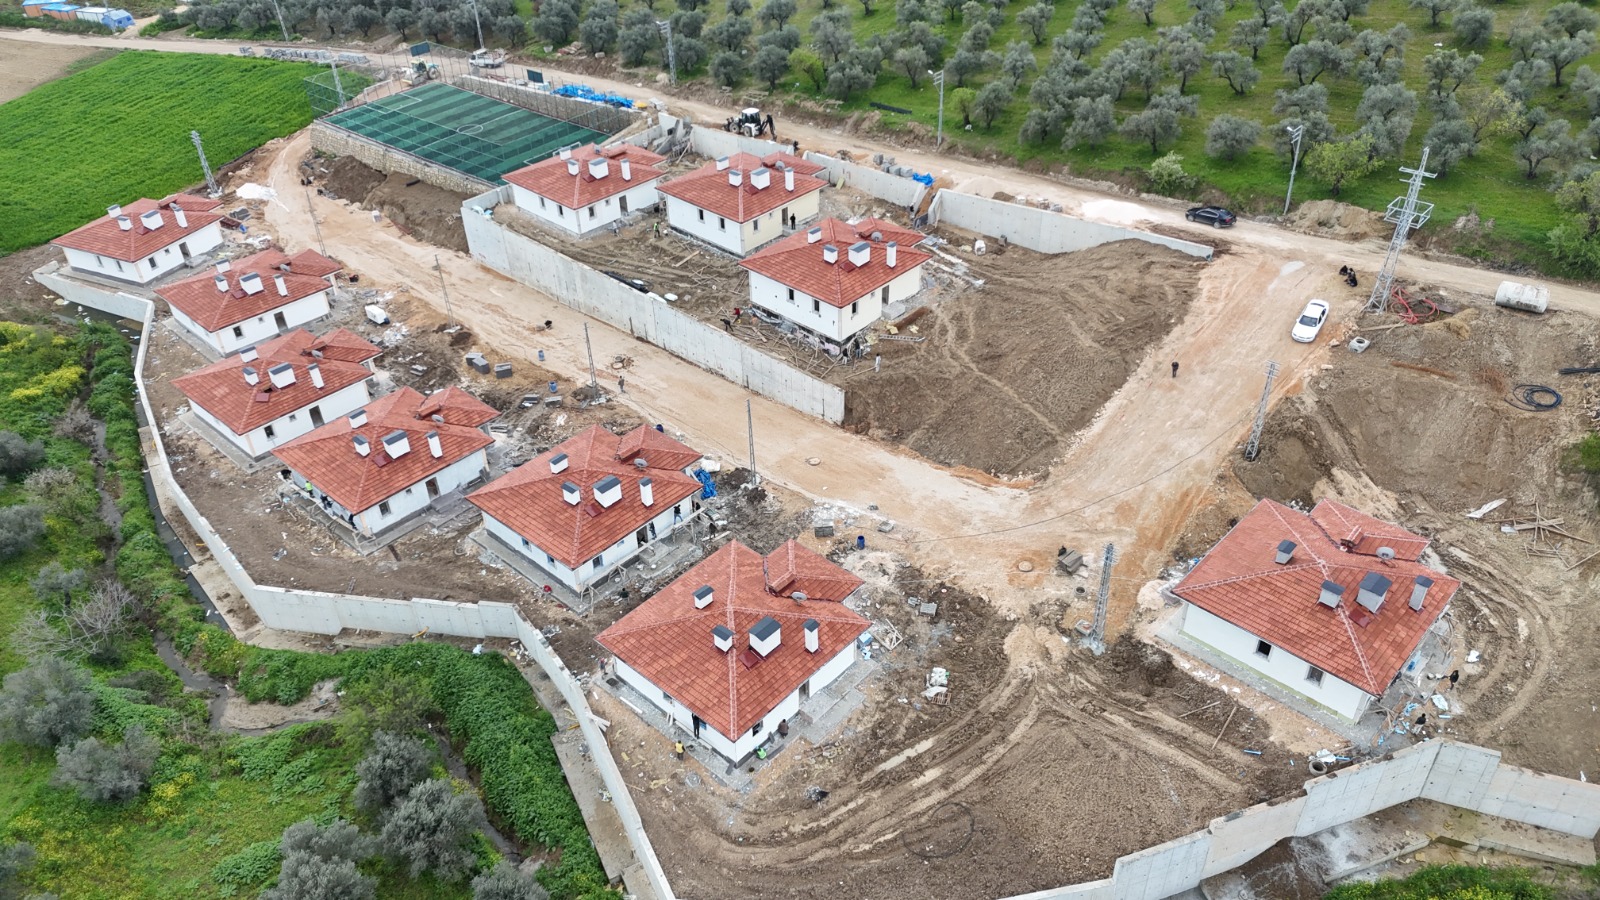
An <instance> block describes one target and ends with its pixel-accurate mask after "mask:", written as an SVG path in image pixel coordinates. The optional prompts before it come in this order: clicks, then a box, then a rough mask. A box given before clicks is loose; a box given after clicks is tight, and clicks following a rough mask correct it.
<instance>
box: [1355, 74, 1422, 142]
mask: <svg viewBox="0 0 1600 900" xmlns="http://www.w3.org/2000/svg"><path fill="white" fill-rule="evenodd" d="M1416 116H1417V95H1416V94H1415V93H1414V92H1412V91H1409V90H1407V89H1406V87H1405V86H1404V85H1401V84H1375V85H1373V86H1371V87H1369V88H1367V89H1366V90H1365V91H1362V92H1361V102H1360V103H1358V104H1356V121H1357V122H1360V123H1361V130H1362V132H1364V133H1366V134H1369V135H1371V136H1372V152H1373V154H1374V155H1375V156H1379V157H1386V158H1392V157H1395V156H1398V155H1400V152H1401V151H1402V150H1404V149H1405V145H1406V139H1407V138H1408V137H1410V136H1411V126H1412V124H1413V123H1414V122H1415V121H1416Z"/></svg>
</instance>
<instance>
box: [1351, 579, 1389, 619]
mask: <svg viewBox="0 0 1600 900" xmlns="http://www.w3.org/2000/svg"><path fill="white" fill-rule="evenodd" d="M1393 583H1394V582H1392V581H1390V580H1389V579H1387V578H1385V577H1383V576H1382V575H1379V574H1378V573H1377V572H1368V573H1367V574H1366V575H1363V576H1362V577H1361V586H1360V587H1359V588H1358V589H1357V590H1356V602H1357V603H1359V604H1361V605H1362V606H1364V607H1366V608H1367V611H1368V612H1377V611H1378V609H1379V608H1380V607H1382V606H1383V598H1384V595H1386V594H1388V593H1389V586H1390V585H1392V584H1393Z"/></svg>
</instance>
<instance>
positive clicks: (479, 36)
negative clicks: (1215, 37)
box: [472, 0, 486, 50]
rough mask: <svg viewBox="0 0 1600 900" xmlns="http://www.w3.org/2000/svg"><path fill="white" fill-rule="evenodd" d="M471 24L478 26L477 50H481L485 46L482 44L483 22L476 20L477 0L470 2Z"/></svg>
mask: <svg viewBox="0 0 1600 900" xmlns="http://www.w3.org/2000/svg"><path fill="white" fill-rule="evenodd" d="M472 24H474V25H476V26H478V49H480V50H482V49H483V48H484V47H485V46H486V45H485V44H484V43H483V20H482V19H479V18H478V0H472Z"/></svg>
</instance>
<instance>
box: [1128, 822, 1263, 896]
mask: <svg viewBox="0 0 1600 900" xmlns="http://www.w3.org/2000/svg"><path fill="white" fill-rule="evenodd" d="M1269 846H1270V845H1269ZM1263 849H1264V848H1263ZM1210 850H1211V835H1210V834H1207V833H1206V832H1203V831H1201V832H1196V833H1194V834H1189V835H1185V836H1183V837H1181V838H1176V839H1174V840H1170V841H1167V842H1166V843H1165V844H1157V845H1156V846H1154V847H1151V848H1150V849H1148V850H1141V851H1139V852H1138V853H1130V854H1128V855H1127V856H1124V857H1122V858H1121V859H1119V860H1117V864H1116V867H1115V868H1114V869H1113V870H1112V873H1111V880H1112V881H1113V882H1115V883H1116V886H1117V894H1116V895H1117V896H1118V897H1119V898H1123V900H1163V898H1166V897H1170V896H1172V895H1173V894H1179V893H1182V892H1184V891H1186V890H1189V889H1190V888H1192V887H1196V886H1198V885H1199V884H1200V880H1201V875H1202V874H1203V873H1204V872H1205V867H1206V857H1208V856H1209V855H1210Z"/></svg>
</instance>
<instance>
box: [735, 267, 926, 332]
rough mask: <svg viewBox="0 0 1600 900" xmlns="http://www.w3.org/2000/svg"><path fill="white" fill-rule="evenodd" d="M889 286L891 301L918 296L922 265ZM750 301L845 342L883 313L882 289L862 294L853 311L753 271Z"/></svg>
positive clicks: (901, 275)
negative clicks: (792, 297)
mask: <svg viewBox="0 0 1600 900" xmlns="http://www.w3.org/2000/svg"><path fill="white" fill-rule="evenodd" d="M818 252H819V253H820V252H821V251H820V250H819V251H818ZM841 252H842V251H841ZM888 288H889V302H890V303H897V302H900V301H902V300H905V299H907V298H909V297H911V296H913V295H915V294H916V293H917V291H919V290H921V288H922V266H913V267H911V268H910V269H907V270H906V271H905V272H904V273H902V274H900V275H897V276H895V278H894V280H893V281H890V282H889V284H888ZM791 293H793V294H794V299H793V300H790V299H789V295H790V294H791ZM750 303H751V304H752V305H754V306H759V307H761V308H762V309H764V310H766V311H768V312H770V313H772V314H773V315H777V316H782V317H783V318H785V319H788V320H789V321H791V322H793V323H795V324H796V325H799V326H801V327H802V328H806V329H808V330H810V331H813V332H815V333H817V334H820V335H822V336H823V337H826V338H828V339H829V340H832V341H837V342H840V343H842V342H844V341H846V340H848V339H849V338H850V336H851V335H854V334H855V333H857V332H859V331H861V330H863V329H865V328H868V327H870V326H871V325H872V323H874V322H876V321H878V319H879V318H881V317H882V316H883V288H881V287H880V288H878V289H877V290H875V291H872V292H871V293H869V294H866V295H864V296H862V297H861V298H860V299H859V300H858V301H857V306H856V310H855V312H854V313H853V314H852V313H851V311H850V307H848V306H846V307H844V308H842V309H841V308H839V307H836V306H834V305H832V304H830V303H826V302H824V301H822V300H819V299H817V298H815V297H813V296H811V295H810V294H807V293H806V292H804V291H801V290H795V289H793V288H790V287H789V286H788V285H786V284H784V283H783V282H781V281H778V280H776V279H774V278H769V277H767V276H766V275H762V274H761V273H759V272H751V273H750Z"/></svg>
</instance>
